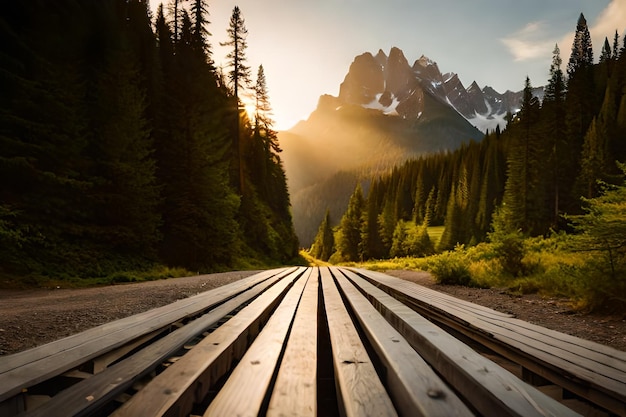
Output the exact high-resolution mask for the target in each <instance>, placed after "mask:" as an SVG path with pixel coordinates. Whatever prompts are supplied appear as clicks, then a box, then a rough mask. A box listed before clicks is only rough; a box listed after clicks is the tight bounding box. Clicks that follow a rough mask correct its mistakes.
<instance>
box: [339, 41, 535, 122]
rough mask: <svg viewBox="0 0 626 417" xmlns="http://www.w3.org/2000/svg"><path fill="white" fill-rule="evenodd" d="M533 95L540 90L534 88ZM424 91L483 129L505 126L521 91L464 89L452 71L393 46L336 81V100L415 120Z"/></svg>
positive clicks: (356, 62) (356, 64)
mask: <svg viewBox="0 0 626 417" xmlns="http://www.w3.org/2000/svg"><path fill="white" fill-rule="evenodd" d="M534 93H535V94H536V95H538V96H541V95H542V94H543V88H541V87H540V88H537V89H535V92H534ZM424 94H429V95H431V96H432V97H435V98H436V99H438V100H439V101H441V102H442V103H444V104H447V105H449V106H451V107H452V108H454V109H455V110H456V111H457V112H458V113H459V114H460V115H462V116H463V117H464V118H465V119H466V120H468V121H469V122H470V123H471V124H472V125H473V126H475V127H476V128H478V129H480V130H481V131H483V132H485V131H486V130H487V129H489V130H493V129H495V128H496V126H497V125H500V127H501V128H504V127H505V124H506V121H505V116H506V114H507V113H508V112H510V113H512V114H515V113H516V112H517V111H518V110H519V103H520V100H521V98H522V92H521V91H518V92H512V91H510V90H507V91H506V92H504V93H499V92H497V91H496V90H494V89H493V88H492V87H489V86H486V87H484V88H482V89H481V88H480V86H479V85H478V84H477V83H476V82H475V81H474V82H472V83H471V84H470V86H469V87H467V88H465V86H464V85H463V83H462V82H461V80H460V79H459V76H458V75H457V74H455V73H452V72H451V73H446V74H442V73H441V71H440V70H439V67H438V66H437V63H436V62H434V61H432V60H431V59H429V58H427V57H425V56H423V55H422V56H421V57H420V58H419V59H418V60H416V61H415V62H414V63H413V65H412V66H411V65H409V62H408V61H407V59H406V58H405V56H404V54H403V52H402V51H401V50H400V49H398V48H396V47H394V48H391V50H390V52H389V56H387V55H385V53H384V52H383V51H382V50H379V51H378V53H377V54H376V55H375V56H374V55H372V54H371V53H369V52H366V53H364V54H362V55H359V56H357V57H356V58H355V59H354V61H353V63H352V65H351V66H350V70H349V71H348V74H347V75H346V77H345V80H344V82H343V83H342V84H341V87H340V90H339V97H338V101H339V102H343V103H350V104H357V105H361V106H363V107H365V108H370V109H377V110H380V111H381V112H382V113H384V114H387V115H398V116H400V117H403V118H407V119H417V118H419V117H420V116H421V115H422V114H423V112H424V106H425V100H424Z"/></svg>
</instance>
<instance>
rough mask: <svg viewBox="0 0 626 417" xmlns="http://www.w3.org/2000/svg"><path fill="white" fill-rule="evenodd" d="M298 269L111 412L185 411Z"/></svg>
mask: <svg viewBox="0 0 626 417" xmlns="http://www.w3.org/2000/svg"><path fill="white" fill-rule="evenodd" d="M302 273H303V271H302V270H298V271H296V272H294V273H292V274H290V275H288V276H287V277H286V278H284V279H282V280H280V281H279V282H278V283H277V284H275V285H274V286H272V287H271V288H270V289H268V290H267V291H266V292H264V293H263V294H261V295H260V296H259V297H258V298H256V299H255V300H254V301H253V302H252V303H250V305H248V306H247V307H245V308H244V309H243V310H241V311H240V312H239V313H237V314H236V315H235V316H234V317H233V318H231V319H230V320H229V321H227V322H226V323H224V324H223V325H222V326H220V327H218V328H217V329H216V330H215V331H214V332H213V333H211V334H210V335H209V336H207V337H206V338H204V339H203V340H202V341H201V342H200V343H198V344H197V345H196V346H194V348H193V349H191V350H190V351H189V353H187V354H186V355H185V356H183V357H182V358H181V359H180V360H178V361H177V362H176V363H174V364H172V365H171V366H170V367H168V368H167V369H166V370H165V371H164V372H163V373H161V374H159V375H158V376H157V377H156V378H154V379H153V380H152V381H151V382H150V384H148V385H147V386H146V387H144V388H143V389H142V390H140V391H139V392H138V393H137V394H136V395H135V396H133V397H132V398H131V400H130V401H128V402H126V403H125V404H124V405H123V406H122V407H121V408H119V409H118V410H117V411H116V412H115V413H114V415H115V416H163V415H168V416H178V415H188V414H189V413H190V412H191V410H192V409H193V404H194V403H195V402H201V401H202V400H203V398H204V397H205V396H206V395H207V393H208V391H209V389H210V388H211V387H212V386H213V385H214V384H215V383H216V382H217V381H218V380H219V379H220V378H221V377H222V376H224V375H225V374H226V373H227V372H228V371H229V370H230V369H231V367H232V365H233V363H234V362H235V361H238V360H239V359H241V357H242V356H243V355H244V353H245V351H246V349H247V348H248V346H249V342H250V341H251V340H254V338H255V337H256V335H257V334H258V333H259V331H260V328H261V326H262V323H263V322H264V321H267V319H268V318H269V317H270V316H271V313H272V312H273V310H274V309H275V308H276V306H277V305H278V304H279V303H280V301H282V299H283V297H284V296H285V294H287V292H288V291H289V289H290V288H291V286H292V285H293V282H294V281H295V280H296V279H297V278H298V277H300V276H301V274H302Z"/></svg>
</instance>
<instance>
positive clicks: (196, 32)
mask: <svg viewBox="0 0 626 417" xmlns="http://www.w3.org/2000/svg"><path fill="white" fill-rule="evenodd" d="M208 15H209V5H208V1H207V0H193V5H192V8H191V18H192V22H193V31H192V34H191V36H192V37H191V42H192V47H193V48H194V49H195V50H197V51H200V52H202V53H203V54H204V55H205V56H206V60H207V62H208V63H209V64H211V65H212V64H213V62H212V59H211V44H210V43H209V36H211V33H210V32H209V30H208V29H207V25H208V24H209V23H210V22H209V20H208V18H207V16H208Z"/></svg>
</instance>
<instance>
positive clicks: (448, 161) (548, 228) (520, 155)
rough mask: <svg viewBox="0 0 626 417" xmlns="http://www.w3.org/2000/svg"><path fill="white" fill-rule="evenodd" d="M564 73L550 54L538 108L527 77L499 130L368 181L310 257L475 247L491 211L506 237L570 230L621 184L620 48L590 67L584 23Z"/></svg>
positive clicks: (609, 49) (617, 42)
mask: <svg viewBox="0 0 626 417" xmlns="http://www.w3.org/2000/svg"><path fill="white" fill-rule="evenodd" d="M611 44H612V46H611ZM561 67H562V62H561V57H560V51H559V48H558V46H557V47H555V49H554V53H553V62H552V65H551V67H550V68H549V74H550V79H549V83H548V85H547V86H546V88H545V97H544V98H543V101H539V99H537V98H536V97H535V96H533V94H532V91H533V87H532V85H531V81H530V80H529V79H526V84H525V89H524V96H523V99H522V102H521V103H520V104H521V110H520V111H519V112H518V113H517V114H515V115H511V116H510V118H511V121H510V123H509V124H508V125H507V127H506V129H505V130H503V131H500V130H499V129H497V130H495V131H493V132H488V133H487V134H486V135H485V137H484V139H483V140H482V141H480V142H471V143H469V144H466V145H463V146H462V147H461V148H460V149H459V150H457V151H454V152H447V153H439V154H435V155H430V156H424V157H421V158H419V159H415V160H412V161H408V162H406V163H405V164H403V165H401V166H399V167H397V168H395V169H394V170H393V172H392V173H391V174H390V175H385V176H382V177H376V178H373V179H372V180H371V184H368V185H369V192H368V193H367V195H366V196H365V197H364V196H363V195H362V191H361V188H360V187H357V189H356V191H355V192H354V194H353V196H352V198H351V200H350V203H349V205H348V208H347V211H346V212H345V214H344V215H343V216H342V218H341V219H337V218H335V219H332V218H331V219H329V218H325V220H324V223H323V224H322V225H321V227H320V229H319V232H318V236H317V237H316V240H315V243H314V244H313V246H312V253H313V255H315V256H321V254H325V256H323V257H324V258H326V256H329V254H333V253H334V254H335V256H334V257H333V259H334V260H336V261H340V260H343V261H356V260H363V259H370V258H375V259H381V258H387V257H395V256H422V255H427V254H431V253H433V251H434V250H435V249H437V250H439V251H444V250H449V249H454V248H455V246H457V245H458V244H466V245H475V244H477V243H479V242H483V241H485V240H486V239H487V235H488V233H489V232H490V231H492V230H493V219H494V215H495V214H496V213H499V214H500V217H499V219H500V220H501V224H504V225H506V228H507V230H511V231H519V232H521V233H522V234H523V235H524V236H547V235H549V234H550V233H551V232H552V231H571V230H572V227H573V226H572V223H571V218H572V217H571V216H574V215H580V214H583V213H585V208H586V207H588V201H589V199H593V198H596V197H598V196H600V195H601V194H602V193H603V190H606V189H608V188H610V185H611V184H614V185H621V184H622V183H623V180H624V172H623V171H622V170H621V169H620V167H619V163H618V161H622V162H623V161H626V52H625V47H624V42H623V41H622V39H621V38H620V37H619V36H618V34H617V32H616V34H615V38H614V39H613V42H609V41H608V39H607V40H606V41H605V43H604V45H603V48H602V51H601V55H600V57H599V60H598V62H597V63H594V59H593V49H592V45H591V38H590V36H589V31H588V28H587V24H586V21H585V19H584V17H583V16H582V15H581V17H580V20H579V21H578V25H577V29H576V37H575V40H574V43H573V45H572V55H571V58H570V59H569V62H568V63H567V67H566V70H565V72H564V71H563V70H562V69H561ZM546 71H548V69H546ZM339 220H341V221H340V225H339V226H338V228H337V230H336V231H335V234H334V237H335V241H334V244H335V246H334V247H333V248H332V249H330V248H328V247H324V245H326V246H327V245H329V242H332V239H329V238H328V237H327V236H325V235H327V234H328V233H329V228H328V226H327V225H328V224H329V223H334V224H336V223H337V222H339ZM427 226H445V231H444V233H443V236H442V237H441V241H440V242H438V246H437V248H433V247H432V246H429V242H430V241H429V240H428V239H427V238H426V239H424V234H425V233H427V229H426V227H427ZM617 250H618V251H623V250H624V247H623V246H620V247H619V248H617Z"/></svg>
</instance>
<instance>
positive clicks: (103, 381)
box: [27, 274, 284, 417]
mask: <svg viewBox="0 0 626 417" xmlns="http://www.w3.org/2000/svg"><path fill="white" fill-rule="evenodd" d="M283 275H284V274H276V275H274V276H272V277H270V278H269V279H267V280H265V281H263V282H261V283H259V284H258V285H256V286H254V287H253V288H251V289H250V290H249V291H246V292H244V293H241V294H239V295H237V296H235V297H233V298H232V299H230V300H228V301H226V302H225V303H224V304H221V305H219V306H218V307H216V308H214V309H212V310H211V311H210V312H209V313H207V314H205V315H203V316H201V317H199V318H198V319H196V320H194V321H192V322H191V323H189V324H188V325H186V326H184V327H181V328H179V329H177V330H175V331H173V332H172V333H170V334H168V335H167V336H165V337H163V338H162V339H159V340H157V341H156V342H154V343H152V344H150V345H149V346H147V347H146V348H144V349H142V350H140V351H139V352H137V353H136V354H134V355H132V356H130V357H129V358H126V359H124V360H123V361H120V362H118V363H116V364H115V365H113V366H111V367H108V368H106V369H105V370H103V371H102V372H99V373H97V374H95V375H94V376H92V377H90V378H87V379H85V380H84V381H81V382H79V383H77V384H75V385H73V386H72V387H70V388H68V389H66V390H64V391H62V392H60V393H59V394H57V395H55V396H54V397H53V398H52V399H51V400H50V401H48V402H46V403H45V404H43V405H42V406H40V407H38V408H36V409H35V410H33V411H31V412H29V413H27V415H28V416H29V417H35V416H41V417H47V416H51V415H55V414H56V415H63V416H76V415H82V414H86V413H89V411H91V410H93V409H96V408H97V407H98V406H100V405H101V404H102V403H104V402H107V401H109V400H111V399H112V398H114V397H115V396H117V395H120V394H122V393H123V392H124V391H125V390H126V389H127V388H129V387H131V386H132V385H133V383H134V382H136V381H137V380H139V379H140V378H141V377H143V376H144V375H146V374H147V373H149V372H151V371H153V370H154V369H155V368H156V367H157V366H158V365H160V364H161V363H162V362H163V361H165V360H166V359H167V358H169V357H171V356H172V355H174V354H175V353H176V352H177V351H178V350H179V349H180V348H182V347H183V346H184V345H185V343H188V342H189V341H191V340H192V339H194V338H195V337H197V336H199V335H201V334H202V333H203V332H204V331H206V330H208V329H209V328H210V327H211V326H213V325H215V324H216V323H217V322H218V321H219V320H220V319H222V318H224V317H225V316H226V315H227V314H229V313H230V312H231V311H233V310H235V309H236V308H237V307H238V306H240V305H241V304H242V303H246V302H248V301H250V300H251V299H252V298H254V297H256V296H258V295H259V294H260V293H261V292H263V291H265V290H266V289H267V288H268V287H270V286H271V285H273V284H274V283H275V282H276V281H277V280H278V279H280V278H281V277H282V276H283Z"/></svg>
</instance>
